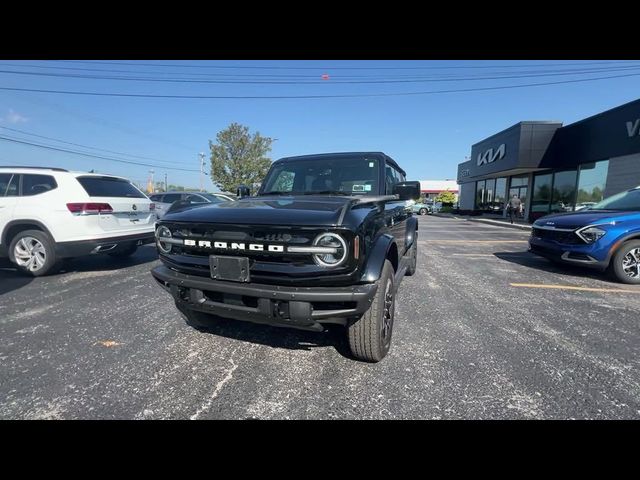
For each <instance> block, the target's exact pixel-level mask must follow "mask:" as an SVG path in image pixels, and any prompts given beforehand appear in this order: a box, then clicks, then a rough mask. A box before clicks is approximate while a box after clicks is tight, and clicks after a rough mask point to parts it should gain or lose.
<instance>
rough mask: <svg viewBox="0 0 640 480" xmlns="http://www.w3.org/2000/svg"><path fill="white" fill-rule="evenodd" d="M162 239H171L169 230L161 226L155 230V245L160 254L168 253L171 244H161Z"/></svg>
mask: <svg viewBox="0 0 640 480" xmlns="http://www.w3.org/2000/svg"><path fill="white" fill-rule="evenodd" d="M163 238H171V230H169V229H168V228H167V227H165V226H164V225H161V226H159V227H158V229H157V230H156V245H158V249H159V250H160V251H161V252H162V253H170V252H171V244H170V243H168V242H163V241H162V239H163Z"/></svg>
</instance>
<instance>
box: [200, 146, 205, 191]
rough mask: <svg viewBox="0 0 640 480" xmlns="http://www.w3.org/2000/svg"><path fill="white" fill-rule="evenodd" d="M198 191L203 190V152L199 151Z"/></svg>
mask: <svg viewBox="0 0 640 480" xmlns="http://www.w3.org/2000/svg"><path fill="white" fill-rule="evenodd" d="M200 191H201V192H203V191H204V152H200Z"/></svg>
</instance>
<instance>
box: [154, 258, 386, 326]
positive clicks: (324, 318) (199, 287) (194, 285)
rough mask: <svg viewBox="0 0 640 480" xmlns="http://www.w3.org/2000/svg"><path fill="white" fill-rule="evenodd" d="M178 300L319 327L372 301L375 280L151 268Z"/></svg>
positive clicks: (343, 320)
mask: <svg viewBox="0 0 640 480" xmlns="http://www.w3.org/2000/svg"><path fill="white" fill-rule="evenodd" d="M151 274H152V275H153V277H154V278H155V279H156V281H157V282H158V283H159V284H160V286H161V287H162V288H164V289H165V290H166V291H168V292H169V293H171V295H172V296H173V298H174V300H175V301H176V303H177V304H179V305H182V306H184V307H185V308H188V309H191V310H196V311H199V312H205V313H210V314H214V315H218V316H221V317H227V318H232V319H235V320H244V321H249V322H255V323H266V324H269V325H274V326H279V327H292V328H299V329H303V330H315V331H321V330H322V329H323V327H322V325H321V324H323V323H338V324H342V325H346V324H347V321H348V319H349V318H353V317H358V316H360V315H362V314H363V313H364V312H366V311H367V310H368V309H369V307H370V306H371V302H372V301H373V297H374V296H375V294H376V290H377V284H375V283H371V284H365V285H353V286H348V287H285V286H280V285H265V284H256V283H235V282H224V281H219V280H213V279H210V278H206V277H201V276H197V275H187V274H184V273H179V272H176V271H174V270H171V269H169V268H167V267H165V266H164V265H162V266H159V267H156V268H154V269H153V270H151Z"/></svg>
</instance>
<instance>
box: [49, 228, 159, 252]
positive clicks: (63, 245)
mask: <svg viewBox="0 0 640 480" xmlns="http://www.w3.org/2000/svg"><path fill="white" fill-rule="evenodd" d="M153 242H155V233H154V232H146V233H137V234H135V235H121V236H118V237H109V238H101V239H99V240H81V241H77V242H60V243H56V256H57V257H58V258H68V257H82V256H84V255H92V254H96V253H109V252H117V251H118V250H121V249H126V248H127V247H129V246H130V245H131V244H135V245H144V244H146V243H153Z"/></svg>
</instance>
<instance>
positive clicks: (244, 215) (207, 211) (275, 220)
mask: <svg viewBox="0 0 640 480" xmlns="http://www.w3.org/2000/svg"><path fill="white" fill-rule="evenodd" d="M351 201H352V199H350V198H346V197H337V196H263V197H262V196H261V197H248V198H243V199H241V200H238V201H236V202H222V203H214V204H203V205H198V206H192V207H188V208H186V209H184V210H178V211H175V212H172V213H168V214H166V215H165V216H164V217H163V218H162V220H163V221H167V222H197V223H225V224H250V225H281V226H286V225H296V226H319V225H323V226H333V225H339V224H340V223H341V219H342V218H343V217H344V213H345V210H346V209H347V208H348V207H349V203H350V202H351Z"/></svg>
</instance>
